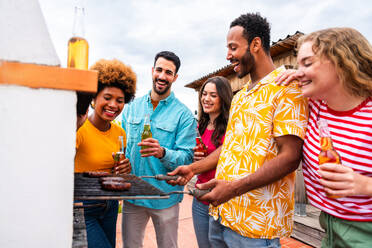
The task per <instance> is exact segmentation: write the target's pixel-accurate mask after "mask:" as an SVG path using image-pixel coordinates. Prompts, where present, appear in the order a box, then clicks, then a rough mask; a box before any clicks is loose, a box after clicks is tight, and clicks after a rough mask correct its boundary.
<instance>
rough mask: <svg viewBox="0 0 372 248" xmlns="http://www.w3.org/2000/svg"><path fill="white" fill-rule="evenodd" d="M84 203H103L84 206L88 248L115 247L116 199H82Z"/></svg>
mask: <svg viewBox="0 0 372 248" xmlns="http://www.w3.org/2000/svg"><path fill="white" fill-rule="evenodd" d="M82 202H83V204H84V205H91V204H104V206H98V207H86V208H84V218H85V226H86V229H87V239H88V247H89V248H115V243H116V219H117V217H118V206H119V204H118V201H117V200H109V201H102V200H101V201H95V200H91V201H82Z"/></svg>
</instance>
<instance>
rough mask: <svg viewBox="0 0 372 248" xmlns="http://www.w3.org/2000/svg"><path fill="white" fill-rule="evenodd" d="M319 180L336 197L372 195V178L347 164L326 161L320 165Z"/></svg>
mask: <svg viewBox="0 0 372 248" xmlns="http://www.w3.org/2000/svg"><path fill="white" fill-rule="evenodd" d="M318 172H319V175H320V176H321V179H320V180H319V182H320V183H321V184H322V185H323V186H324V191H325V192H326V194H327V195H331V196H334V198H338V197H344V196H352V195H372V186H371V185H372V178H371V177H367V176H364V175H361V174H359V173H357V172H355V171H354V170H353V169H352V168H350V167H347V166H340V164H336V163H325V164H322V165H320V166H319V171H318Z"/></svg>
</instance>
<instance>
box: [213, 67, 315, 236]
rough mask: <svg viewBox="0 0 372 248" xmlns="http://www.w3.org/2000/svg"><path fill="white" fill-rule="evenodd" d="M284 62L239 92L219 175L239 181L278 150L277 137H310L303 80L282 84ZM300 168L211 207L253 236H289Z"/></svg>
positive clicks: (234, 227)
mask: <svg viewBox="0 0 372 248" xmlns="http://www.w3.org/2000/svg"><path fill="white" fill-rule="evenodd" d="M284 70H285V68H284V66H282V67H279V68H277V69H276V70H274V71H272V72H271V73H270V74H269V75H267V76H266V77H265V78H263V79H262V80H261V81H260V82H258V83H257V85H256V86H254V87H253V88H252V89H251V90H250V91H247V89H248V85H249V83H248V84H247V85H246V86H245V87H244V88H243V89H242V90H241V91H239V92H238V93H237V94H236V96H235V97H234V98H233V101H232V104H231V109H230V116H229V122H228V124H227V130H226V135H225V141H224V143H223V147H222V151H221V155H220V158H219V161H218V165H217V171H216V178H217V179H223V180H226V181H233V180H236V179H239V178H242V177H245V176H247V175H249V174H251V173H254V172H255V171H256V170H257V169H258V168H259V167H261V166H262V165H263V164H264V163H265V161H268V160H270V159H273V158H274V157H275V156H276V155H277V153H278V147H277V144H276V142H275V139H274V138H275V137H280V136H283V135H288V134H289V135H296V136H298V137H300V138H302V139H303V138H304V136H305V131H306V130H305V129H306V124H307V118H308V110H307V102H306V100H305V98H304V97H303V96H302V95H301V92H300V90H299V88H298V86H297V84H291V85H289V86H278V85H276V83H275V81H274V79H275V77H276V76H277V75H278V74H280V73H281V72H283V71H284ZM294 182H295V173H294V172H293V173H291V174H289V175H287V176H286V177H284V178H283V179H281V180H279V181H276V182H275V183H273V184H270V185H267V186H265V187H261V188H258V189H255V190H252V191H250V192H248V193H246V194H243V195H241V196H239V197H235V198H233V199H231V200H230V201H228V202H226V203H224V204H221V205H219V206H218V207H213V206H212V205H211V207H210V214H211V215H212V216H213V217H214V219H215V220H217V219H218V218H219V217H220V218H221V224H222V225H224V226H226V227H228V228H230V229H232V230H234V231H235V232H237V233H239V234H240V235H242V236H245V237H249V238H268V239H272V238H277V237H283V236H289V235H290V234H291V232H292V227H293V208H294Z"/></svg>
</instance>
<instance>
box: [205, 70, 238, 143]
mask: <svg viewBox="0 0 372 248" xmlns="http://www.w3.org/2000/svg"><path fill="white" fill-rule="evenodd" d="M208 83H212V84H214V85H215V86H216V89H217V94H218V96H219V98H220V100H221V113H220V114H219V115H218V116H217V118H216V119H215V120H214V123H213V124H214V126H215V129H214V131H213V133H212V143H213V144H214V145H215V146H216V147H218V146H220V145H221V141H220V139H221V137H222V136H223V135H224V134H225V132H226V127H227V121H228V120H229V111H230V105H231V100H232V98H233V92H232V89H231V85H230V83H229V80H227V79H226V78H224V77H220V76H217V77H211V78H209V79H208V80H207V81H206V82H205V83H204V84H203V86H202V87H201V88H200V94H199V104H200V105H201V97H202V93H203V90H204V88H205V85H207V84H208ZM208 123H209V114H207V113H205V112H204V110H203V108H201V115H200V120H199V132H200V133H201V134H203V133H204V131H205V129H206V128H207V126H208Z"/></svg>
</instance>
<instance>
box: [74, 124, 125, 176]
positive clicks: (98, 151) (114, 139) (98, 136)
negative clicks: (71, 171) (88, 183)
mask: <svg viewBox="0 0 372 248" xmlns="http://www.w3.org/2000/svg"><path fill="white" fill-rule="evenodd" d="M119 136H123V139H124V146H125V144H126V134H125V131H124V129H122V128H121V127H120V126H118V125H116V124H114V123H111V127H110V129H109V130H108V131H105V132H102V131H100V130H98V129H97V128H96V127H95V126H93V124H92V123H91V122H90V121H89V120H88V119H87V120H86V121H85V122H84V124H83V125H82V126H81V127H80V128H79V130H78V131H77V133H76V155H75V172H84V171H107V172H111V169H112V167H113V166H114V159H113V157H112V153H113V152H118V151H119V150H120V147H121V145H120V143H119Z"/></svg>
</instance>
